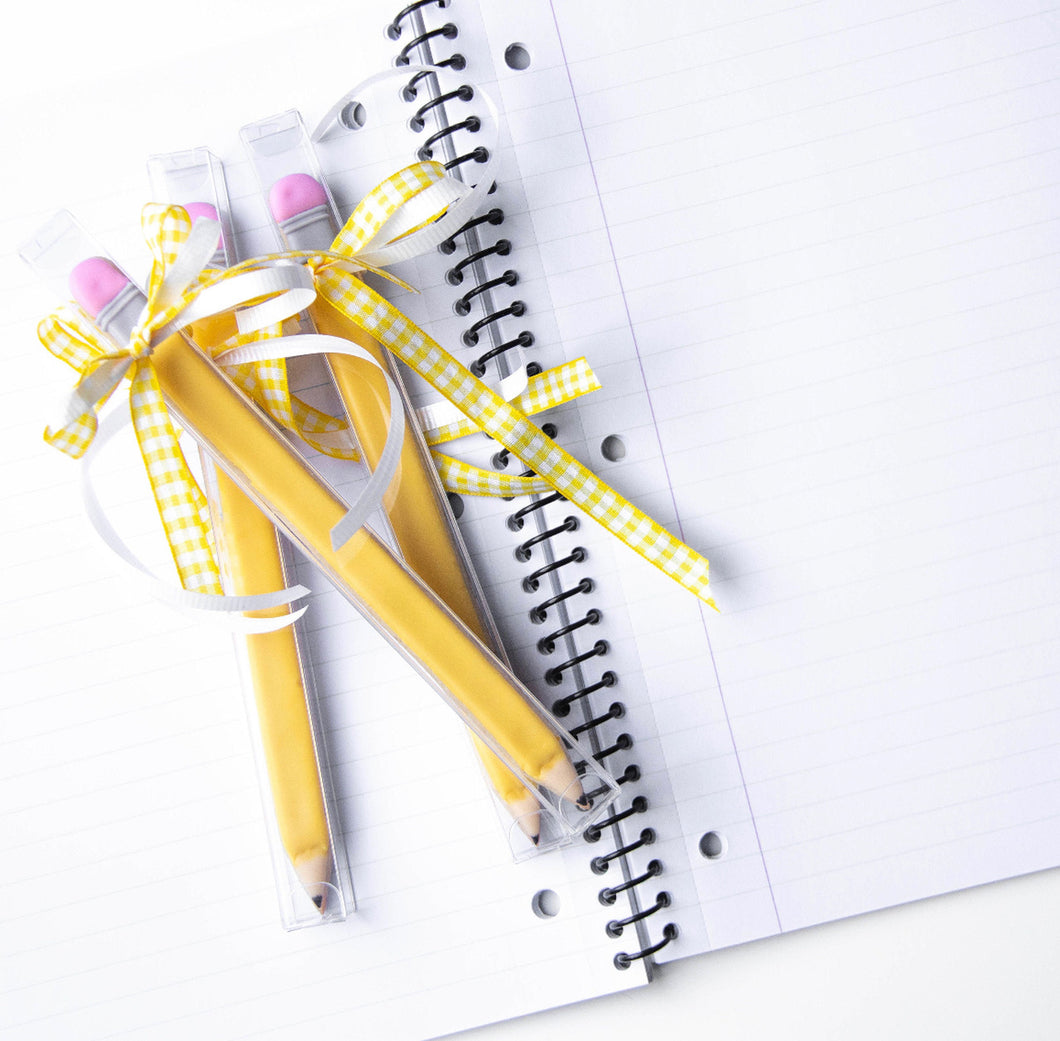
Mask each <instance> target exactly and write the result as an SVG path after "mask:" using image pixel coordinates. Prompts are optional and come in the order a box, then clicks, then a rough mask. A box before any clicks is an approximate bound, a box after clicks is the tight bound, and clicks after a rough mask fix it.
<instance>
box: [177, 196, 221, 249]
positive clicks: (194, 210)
mask: <svg viewBox="0 0 1060 1041" xmlns="http://www.w3.org/2000/svg"><path fill="white" fill-rule="evenodd" d="M184 210H185V212H186V213H187V214H188V216H189V217H190V218H191V223H192V224H194V223H195V222H196V221H197V220H199V219H200V218H201V217H205V218H206V219H207V220H215V221H220V219H221V218H220V217H219V216H218V215H217V207H216V206H214V205H213V203H209V202H186V203H184ZM224 240H225V237H224V232H222V233H221V234H220V235H218V236H217V248H218V249H220V248H221V246H222V245H224Z"/></svg>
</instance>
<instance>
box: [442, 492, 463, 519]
mask: <svg viewBox="0 0 1060 1041" xmlns="http://www.w3.org/2000/svg"><path fill="white" fill-rule="evenodd" d="M445 496H446V498H447V499H448V500H449V509H451V510H452V511H453V516H454V517H462V516H463V515H464V500H463V499H461V498H460V496H459V495H457V494H456V492H446V493H445Z"/></svg>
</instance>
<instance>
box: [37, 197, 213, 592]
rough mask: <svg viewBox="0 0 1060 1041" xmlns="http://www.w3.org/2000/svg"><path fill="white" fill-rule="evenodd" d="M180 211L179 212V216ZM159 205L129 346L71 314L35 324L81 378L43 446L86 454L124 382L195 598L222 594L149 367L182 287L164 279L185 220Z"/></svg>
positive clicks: (180, 569)
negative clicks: (143, 296) (155, 250)
mask: <svg viewBox="0 0 1060 1041" xmlns="http://www.w3.org/2000/svg"><path fill="white" fill-rule="evenodd" d="M180 212H181V213H182V212H183V211H180ZM184 218H185V219H184V220H183V221H182V220H180V218H179V216H177V215H176V214H174V213H173V211H167V210H165V209H164V208H162V207H158V208H155V210H154V211H153V212H151V213H150V214H145V230H148V234H149V238H150V239H151V240H152V241H157V242H159V243H160V244H161V245H160V254H159V256H156V261H155V264H154V265H153V267H152V271H151V278H150V283H149V287H148V302H147V306H146V307H145V308H144V313H143V316H142V317H141V319H140V321H139V323H138V324H137V326H136V328H135V329H134V330H133V334H132V337H131V340H130V342H129V344H127V345H124V346H121V347H115V345H114V343H113V342H112V341H111V340H110V339H109V338H107V337H106V336H104V335H103V334H102V333H100V332H99V330H98V329H97V328H96V327H95V325H94V324H92V323H90V322H88V321H86V320H85V319H83V318H82V317H81V316H80V313H78V312H74V311H72V310H67V311H61V312H59V313H58V314H53V315H50V316H49V317H48V318H46V319H44V321H42V322H41V323H40V325H39V326H38V329H37V332H38V335H39V337H40V340H41V342H42V343H43V344H44V346H45V347H46V348H47V349H48V350H49V351H51V353H52V354H54V355H55V356H56V357H57V358H59V359H61V360H62V361H65V362H66V363H67V364H69V365H72V366H73V367H74V368H75V369H77V370H78V372H79V373H80V379H79V381H78V386H77V390H78V395H77V398H76V399H75V400H76V401H77V402H79V404H80V407H79V408H78V407H75V408H73V409H71V410H70V412H71V414H68V416H67V420H66V421H65V422H64V423H63V425H62V426H61V427H59V428H58V429H54V430H53V429H51V428H48V429H47V430H46V431H45V433H44V437H45V440H46V441H47V442H48V443H49V444H51V445H53V446H55V447H56V448H58V449H60V450H61V451H63V452H65V453H66V454H68V455H71V456H73V457H74V458H80V457H81V456H83V455H84V453H85V452H86V451H87V450H88V448H89V446H90V444H91V443H92V439H93V438H94V437H95V434H96V431H97V429H98V419H97V416H98V413H99V410H100V408H101V407H102V406H103V404H104V403H105V402H106V401H107V399H108V398H109V397H110V395H111V393H112V392H113V390H114V389H115V388H116V387H117V385H118V384H119V383H120V382H121V380H122V379H123V378H124V377H125V376H128V377H129V380H130V387H129V408H130V414H131V417H132V424H133V429H134V430H135V432H136V439H137V442H138V443H139V446H140V452H141V454H142V456H143V460H144V465H145V467H146V469H147V475H148V479H149V481H150V484H151V491H152V494H153V496H154V499H155V504H156V506H157V508H158V513H159V516H160V517H161V520H162V526H163V528H164V529H165V533H166V539H167V542H168V543H169V547H170V550H171V552H172V554H173V562H174V564H175V565H176V568H177V574H178V575H179V576H180V582H181V585H182V586H183V587H184V588H185V589H187V590H192V591H194V592H198V593H216V594H220V593H221V592H222V590H221V574H220V569H219V568H218V565H217V560H216V558H215V556H214V552H213V537H212V532H211V529H210V522H209V510H208V506H207V502H206V497H205V496H204V495H203V493H202V490H201V489H200V488H199V486H198V484H197V483H196V481H195V478H194V476H193V475H192V473H191V470H190V468H189V467H188V463H187V460H186V459H185V458H184V453H183V451H182V450H181V447H180V442H179V440H178V438H177V433H176V431H175V429H174V428H173V424H172V422H171V420H170V418H169V413H168V412H167V410H166V406H165V403H164V402H163V400H162V392H161V389H160V387H159V385H158V380H157V378H156V376H155V372H154V367H153V366H152V364H151V360H150V356H151V339H152V337H153V336H154V335H155V334H156V333H157V332H158V330H160V329H162V328H163V327H164V326H166V325H168V324H169V323H170V322H172V321H173V320H174V319H175V318H176V317H177V315H178V313H179V312H180V310H181V309H182V307H183V305H184V301H183V299H182V297H181V289H183V287H179V286H177V287H175V286H174V285H173V284H172V283H171V282H167V281H166V279H165V265H166V263H167V262H168V263H169V264H170V266H172V264H173V261H174V260H175V259H176V255H177V252H178V250H179V249H180V247H181V246H182V245H183V244H184V243H185V242H186V241H187V239H188V235H189V232H190V222H188V221H187V219H186V214H185V215H184Z"/></svg>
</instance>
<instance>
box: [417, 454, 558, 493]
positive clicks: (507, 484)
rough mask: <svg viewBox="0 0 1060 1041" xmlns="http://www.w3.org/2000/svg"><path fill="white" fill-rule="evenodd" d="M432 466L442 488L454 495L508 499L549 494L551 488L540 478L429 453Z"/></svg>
mask: <svg viewBox="0 0 1060 1041" xmlns="http://www.w3.org/2000/svg"><path fill="white" fill-rule="evenodd" d="M431 454H432V455H433V457H434V465H435V467H436V469H437V470H438V476H439V477H441V479H442V486H443V487H444V488H445V490H446V491H447V492H455V493H456V494H457V495H490V496H494V497H496V498H504V499H509V498H512V497H513V496H515V495H539V494H541V493H543V492H550V491H552V485H550V484H549V483H548V481H546V480H544V479H543V478H541V477H522V476H518V475H515V474H504V473H497V472H496V471H494V470H485V469H483V468H482V467H481V466H472V465H471V464H470V463H465V462H464V461H463V460H462V459H455V458H453V456H451V455H445V454H443V453H442V452H435V451H432V453H431Z"/></svg>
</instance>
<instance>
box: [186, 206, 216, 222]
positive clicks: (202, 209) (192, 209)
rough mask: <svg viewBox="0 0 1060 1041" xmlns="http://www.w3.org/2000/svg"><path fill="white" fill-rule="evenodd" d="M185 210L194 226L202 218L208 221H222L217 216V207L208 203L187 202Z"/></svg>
mask: <svg viewBox="0 0 1060 1041" xmlns="http://www.w3.org/2000/svg"><path fill="white" fill-rule="evenodd" d="M184 209H185V210H186V211H187V214H188V216H189V217H190V218H191V222H192V224H194V223H195V222H196V221H197V220H198V219H199V218H200V217H206V218H207V219H208V220H219V219H220V218H219V217H218V216H217V207H216V206H213V205H212V204H211V203H208V202H186V203H184Z"/></svg>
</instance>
